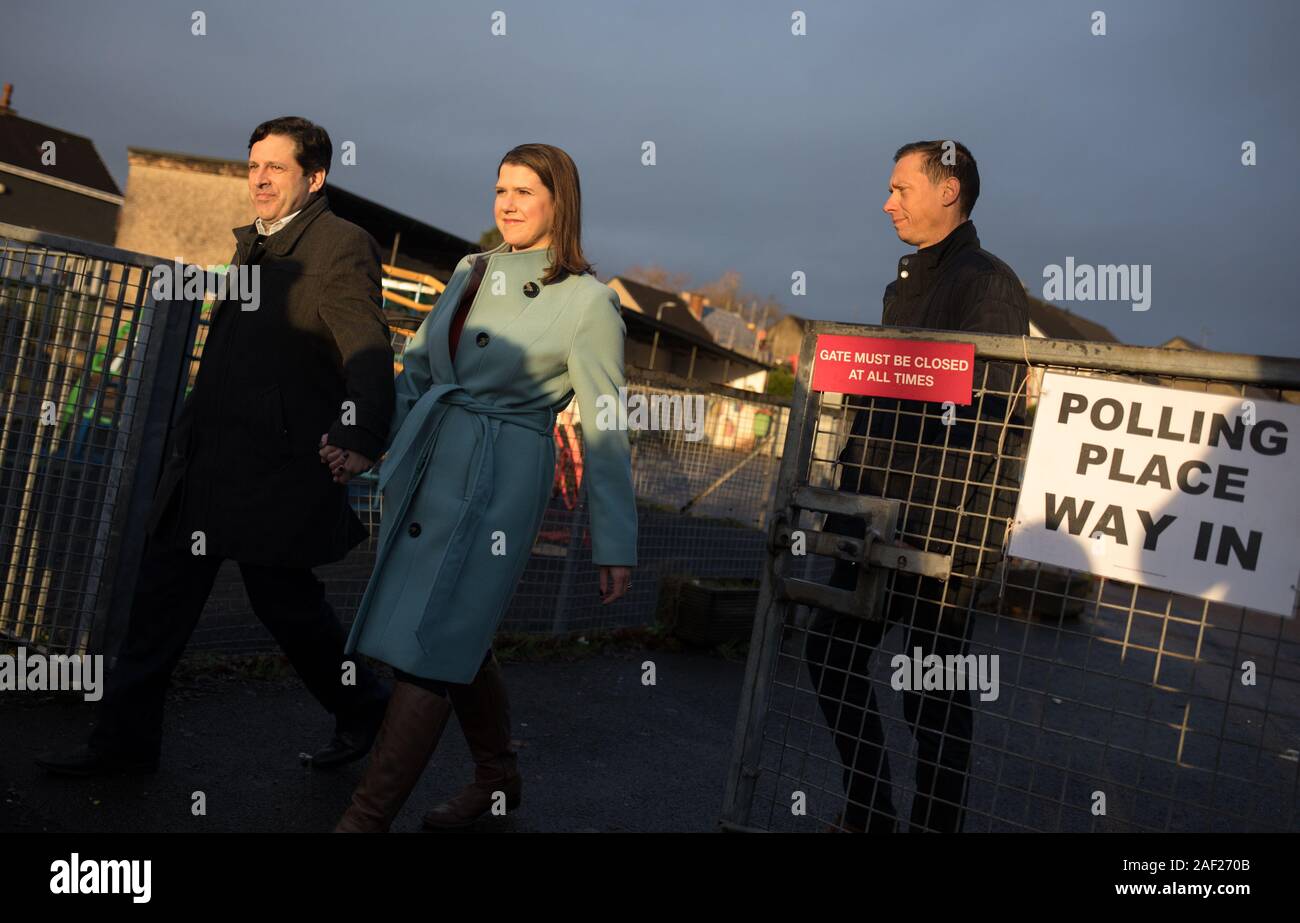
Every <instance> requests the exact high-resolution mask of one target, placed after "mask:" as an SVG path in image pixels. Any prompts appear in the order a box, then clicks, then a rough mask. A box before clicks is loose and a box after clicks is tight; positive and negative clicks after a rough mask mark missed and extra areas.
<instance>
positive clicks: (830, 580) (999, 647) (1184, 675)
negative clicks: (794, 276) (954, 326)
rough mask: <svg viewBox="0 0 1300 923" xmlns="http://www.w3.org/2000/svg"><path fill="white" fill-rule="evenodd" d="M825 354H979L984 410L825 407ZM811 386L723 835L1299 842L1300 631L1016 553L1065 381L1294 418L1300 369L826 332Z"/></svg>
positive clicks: (768, 584)
mask: <svg viewBox="0 0 1300 923" xmlns="http://www.w3.org/2000/svg"><path fill="white" fill-rule="evenodd" d="M823 334H839V335H863V334H868V335H870V336H873V337H891V338H898V339H904V340H908V339H912V340H920V339H924V340H932V341H943V342H964V343H971V342H973V343H974V344H975V357H976V362H975V375H974V395H973V397H974V400H973V403H972V405H971V406H970V407H969V408H964V409H963V410H962V412H961V413H960V414H958V416H957V417H956V418H953V416H952V415H951V412H950V411H951V408H945V407H944V406H942V405H940V404H936V403H925V402H920V401H897V400H890V399H884V398H871V397H850V398H847V399H846V398H845V397H844V396H843V395H838V394H831V393H823V392H819V391H813V390H811V388H810V377H809V376H810V367H811V365H812V360H813V356H814V352H813V350H814V345H815V342H816V338H817V336H819V335H823ZM799 368H800V374H799V376H798V381H797V383H796V390H795V396H794V400H793V408H794V409H793V411H792V413H793V416H792V419H791V421H790V424H789V429H788V432H787V441H786V445H785V449H784V451H783V463H782V466H781V470H780V473H779V478H778V487H777V491H776V499H775V501H774V507H773V518H772V525H771V530H770V536H769V549H768V554H767V558H766V563H765V568H764V579H763V585H762V590H761V593H760V597H759V614H758V618H757V622H756V624H755V628H754V634H753V643H752V644H751V648H750V658H749V663H748V666H747V673H746V678H745V685H744V689H743V693H742V695H743V698H742V706H741V710H740V715H739V718H738V724H737V734H736V739H735V744H734V747H735V749H734V753H733V759H732V766H731V771H730V774H729V779H728V784H727V792H726V797H725V801H724V806H723V811H722V825H723V827H724V829H736V830H774V831H775V830H779V831H813V830H843V831H869V832H887V831H895V830H902V829H908V830H911V831H939V832H944V831H949V832H952V831H1013V830H1044V831H1174V830H1179V831H1184V830H1198V831H1228V830H1233V831H1238V830H1292V831H1294V830H1298V829H1300V801H1298V800H1297V794H1298V793H1300V763H1298V762H1297V761H1298V760H1300V620H1297V619H1296V618H1295V617H1294V616H1295V613H1294V611H1292V613H1291V617H1290V618H1287V617H1282V616H1279V615H1273V614H1266V613H1262V612H1256V611H1252V610H1247V609H1243V608H1240V607H1234V606H1229V605H1225V604H1223V603H1218V602H1212V601H1210V600H1208V599H1202V598H1198V597H1194V596H1190V595H1183V594H1180V593H1177V592H1170V591H1167V590H1157V589H1152V588H1150V587H1146V586H1141V585H1138V584H1136V583H1132V582H1124V581H1120V580H1117V579H1112V578H1107V577H1101V576H1093V575H1091V574H1090V573H1088V572H1086V568H1085V567H1081V569H1073V568H1068V567H1058V566H1049V565H1046V564H1039V563H1035V562H1031V561H1027V560H1021V559H1018V558H1015V557H1011V556H1010V555H1008V554H1007V553H1006V550H1005V549H1006V546H1007V541H1008V537H1009V535H1010V530H1011V527H1012V523H1013V517H1014V516H1015V512H1016V501H1017V498H1018V493H1019V491H1020V488H1021V481H1022V478H1023V477H1024V476H1025V475H1026V473H1027V472H1026V469H1025V462H1026V452H1027V445H1028V442H1029V440H1028V436H1029V433H1030V430H1031V427H1032V422H1033V415H1034V411H1035V410H1036V406H1037V398H1038V392H1039V389H1040V387H1041V381H1042V375H1043V373H1044V371H1048V370H1050V371H1053V372H1057V373H1063V374H1069V375H1084V376H1088V377H1089V378H1093V379H1104V380H1110V381H1125V382H1138V383H1143V384H1151V385H1160V386H1163V387H1165V388H1169V389H1174V390H1178V391H1199V392H1203V393H1210V394H1224V395H1234V396H1238V397H1242V398H1253V399H1258V400H1273V401H1287V402H1291V403H1295V402H1296V401H1297V399H1298V398H1300V394H1297V392H1296V391H1295V390H1288V389H1296V388H1300V362H1298V361H1295V360H1282V359H1271V358H1266V357H1248V356H1232V355H1225V354H1213V353H1192V352H1184V351H1175V350H1163V349H1146V348H1141V347H1122V346H1116V345H1112V344H1091V343H1088V344H1080V343H1078V342H1072V341H1044V340H1028V341H1026V340H1022V339H1021V338H1005V337H991V336H979V335H969V334H944V333H934V332H929V331H926V332H921V331H908V330H896V329H884V328H878V327H873V328H863V327H855V326H848V325H838V324H822V323H816V324H813V325H812V326H811V328H810V329H809V331H808V332H807V334H806V337H805V340H804V345H803V352H802V355H801V358H800V363H799ZM946 410H947V411H949V415H948V417H947V419H946V420H945V417H944V415H945V411H946ZM945 424H951V425H945ZM796 533H798V536H799V537H800V539H801V540H806V543H807V544H806V553H804V554H799V553H797V552H798V550H799V549H797V548H796V547H795V544H794V540H795V538H796ZM1293 589H1294V587H1293ZM900 658H901V659H900ZM934 658H941V659H942V660H941V661H939V660H937V659H934ZM937 662H942V664H943V665H944V669H945V670H947V671H950V672H947V673H946V681H943V682H930V681H929V679H928V678H927V677H924V676H921V675H920V670H919V669H918V667H917V664H925V669H926V671H927V673H928V671H929V670H930V664H932V663H937ZM986 665H988V666H990V668H991V671H992V675H993V678H994V682H993V684H991V685H981V684H980V682H979V680H982V679H984V678H985V676H984V675H983V674H981V673H979V671H981V670H984V669H985V666H986ZM954 666H955V673H954V672H951V671H953V669H954ZM1246 666H1249V667H1250V668H1251V671H1257V674H1254V675H1253V677H1252V678H1253V681H1252V682H1244V681H1243V680H1242V676H1243V671H1244V667H1246ZM900 668H901V669H900ZM963 671H964V679H963V678H958V677H961V676H962V673H963ZM990 689H991V690H992V691H993V692H994V693H995V694H993V695H986V692H988V691H989V690H990Z"/></svg>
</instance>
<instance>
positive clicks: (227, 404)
mask: <svg viewBox="0 0 1300 923" xmlns="http://www.w3.org/2000/svg"><path fill="white" fill-rule="evenodd" d="M332 156H333V146H332V144H331V143H330V139H329V135H328V134H326V132H325V130H324V129H322V128H320V127H319V126H317V125H314V124H312V123H311V122H309V121H307V120H306V119H301V118H294V117H286V118H279V119H274V120H272V121H270V122H265V123H263V124H262V125H259V126H258V127H257V129H256V130H255V131H254V132H253V134H252V137H251V138H250V139H249V164H248V185H249V197H250V198H251V200H252V203H253V207H254V210H255V211H256V212H257V215H258V217H257V219H256V221H255V222H254V223H253V224H251V225H248V226H245V227H241V228H236V229H235V230H234V234H235V238H236V241H237V247H236V251H235V255H234V257H233V258H232V263H233V264H235V265H236V266H238V267H240V269H239V270H232V271H244V272H248V271H249V270H255V272H256V274H257V275H256V278H257V281H258V287H257V295H258V297H257V298H255V299H252V300H250V302H249V303H243V302H240V301H239V300H237V299H236V298H228V299H226V300H224V301H222V302H221V303H220V304H218V305H217V306H216V308H215V309H214V312H213V315H212V320H211V325H210V327H209V332H208V339H207V342H206V343H205V344H204V349H203V358H202V362H201V363H200V366H199V371H198V375H197V377H196V380H195V383H194V388H193V390H192V391H191V393H190V394H189V396H188V398H187V399H186V402H185V406H184V408H183V410H182V412H181V415H180V418H179V421H178V424H177V426H176V429H175V431H174V432H173V434H172V437H171V440H170V442H169V456H168V458H167V461H166V464H165V466H164V469H163V474H162V477H161V480H160V483H159V486H158V490H157V493H156V494H155V498H154V504H153V509H152V510H151V514H150V520H149V529H148V534H147V536H146V544H145V550H144V555H143V560H142V564H141V569H140V575H139V578H138V582H137V584H136V588H135V596H134V599H133V605H132V613H131V620H130V624H129V627H128V629H127V633H126V636H125V639H124V640H123V642H122V645H121V648H120V650H119V651H118V653H117V657H116V659H115V662H114V663H113V665H112V668H111V669H110V671H109V673H108V676H107V679H106V684H105V685H106V690H105V695H104V699H103V701H102V702H101V703H100V708H99V711H98V714H97V722H96V727H95V729H94V732H93V733H92V734H91V737H90V741H89V743H88V744H87V745H84V746H82V747H79V748H77V749H76V750H74V751H71V752H68V753H46V754H43V755H42V756H40V757H38V759H37V762H38V763H39V764H40V765H42V766H43V767H45V768H46V769H47V770H49V771H51V772H54V773H57V774H61V775H76V776H85V775H94V774H99V773H104V772H115V771H128V772H131V771H145V772H147V771H152V770H154V769H156V767H157V765H158V758H159V752H160V749H161V740H162V718H163V699H164V693H165V691H166V688H167V685H168V681H169V678H170V675H171V673H172V671H173V669H174V668H175V666H176V663H177V662H178V660H179V659H180V656H181V653H182V651H183V650H184V647H185V645H186V643H187V642H188V640H189V637H190V635H191V634H192V632H193V630H194V627H195V625H196V623H197V622H198V620H199V616H200V614H201V613H202V611H203V607H204V604H205V603H206V601H207V598H208V595H209V593H210V592H211V590H212V585H213V582H214V580H215V578H216V576H217V571H218V569H219V567H220V565H221V562H222V561H223V559H226V558H229V559H232V560H234V561H237V562H238V563H239V568H240V573H241V576H242V577H243V580H244V587H245V589H246V590H247V591H248V596H249V601H250V602H251V603H252V606H253V611H254V612H255V613H256V614H257V616H258V618H259V619H261V620H262V622H263V623H264V624H265V625H266V626H267V628H268V629H269V630H270V631H271V633H272V634H273V635H274V636H275V639H276V641H277V642H278V643H279V644H280V647H281V648H282V649H283V650H284V652H285V654H286V655H288V657H289V660H290V661H291V662H292V663H293V665H294V668H295V669H296V670H297V671H298V674H299V675H300V676H301V677H302V679H303V681H304V683H305V684H306V685H307V688H308V689H309V690H310V691H311V693H312V694H313V695H314V696H315V697H316V698H317V700H318V701H320V703H321V704H322V705H323V706H324V707H325V708H326V709H327V710H328V711H329V712H331V713H332V714H333V715H334V716H335V720H336V731H335V736H334V739H333V740H332V741H331V742H330V743H329V744H328V745H327V746H326V747H325V748H324V749H323V750H321V751H320V752H318V753H317V754H316V755H315V757H314V759H313V765H315V766H318V767H329V766H337V765H341V764H343V763H346V762H350V761H352V760H356V759H360V758H361V757H362V756H364V755H365V754H366V752H367V751H368V750H369V749H370V746H371V743H372V742H373V740H374V735H375V732H376V730H377V729H378V725H379V723H380V722H381V721H382V718H383V712H384V708H385V705H386V701H387V690H386V689H385V688H384V686H383V685H382V684H381V683H380V682H379V681H378V679H377V677H376V676H375V675H374V674H373V673H372V672H371V671H370V670H369V669H368V668H366V667H365V666H364V664H361V663H358V664H356V666H355V673H353V667H352V666H351V665H350V664H348V663H346V662H345V659H344V657H343V644H344V641H345V636H344V634H343V629H342V626H341V625H340V624H339V621H338V618H337V617H336V615H335V614H334V611H333V609H332V608H331V607H330V605H329V603H328V602H327V601H326V600H325V588H324V586H323V585H322V584H321V582H320V581H319V580H318V579H317V578H316V577H315V575H314V574H313V573H312V571H311V568H312V567H313V566H315V565H319V564H325V563H329V562H332V561H337V560H339V559H341V558H342V557H343V556H344V555H346V554H347V553H348V551H349V550H350V549H351V548H353V547H354V546H356V545H357V544H358V543H360V542H361V541H362V540H363V539H365V537H366V530H365V528H364V527H363V526H362V524H361V522H360V520H359V519H358V518H357V516H356V514H355V513H354V512H353V511H352V508H351V506H350V505H349V503H348V496H347V487H346V482H347V479H348V477H350V476H351V475H355V474H357V473H359V472H360V471H363V470H365V468H367V467H369V466H370V465H371V464H372V460H373V459H376V458H378V457H379V455H380V453H381V452H382V451H383V447H384V439H385V438H386V436H387V433H388V427H389V424H390V422H391V419H392V413H393V407H394V390H393V366H392V362H393V351H392V346H391V342H390V339H389V333H388V327H387V325H386V323H385V321H384V317H383V314H382V311H381V304H382V295H381V286H380V278H381V267H380V257H379V248H378V245H377V244H376V243H375V241H374V239H373V238H372V237H371V236H370V235H369V234H367V233H366V232H365V231H364V230H362V229H361V228H359V227H357V226H356V225H353V224H351V223H349V222H347V221H344V220H342V219H341V218H338V217H336V216H335V215H334V214H333V213H332V212H331V211H330V209H329V204H328V202H327V201H326V199H325V196H324V193H323V191H322V190H323V187H324V184H325V176H326V173H327V172H328V170H329V165H330V160H331V158H332ZM234 288H235V289H236V290H238V289H239V287H238V286H235V287H234ZM250 308H251V309H250ZM326 438H328V441H329V443H330V444H332V445H335V446H341V447H343V448H346V449H348V450H349V452H348V455H349V462H348V466H347V468H346V470H345V471H341V472H339V473H338V474H336V475H332V474H331V472H330V470H329V469H328V468H326V466H325V465H324V464H323V463H322V462H321V460H320V455H319V448H320V445H321V444H322V441H323V440H324V439H326Z"/></svg>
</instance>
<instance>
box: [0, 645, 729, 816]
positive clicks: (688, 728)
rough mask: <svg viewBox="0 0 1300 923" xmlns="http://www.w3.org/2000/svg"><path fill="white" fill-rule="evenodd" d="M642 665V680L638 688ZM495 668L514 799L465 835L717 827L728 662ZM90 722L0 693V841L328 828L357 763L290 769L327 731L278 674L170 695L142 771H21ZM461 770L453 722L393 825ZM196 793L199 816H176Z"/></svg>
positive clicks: (466, 765)
mask: <svg viewBox="0 0 1300 923" xmlns="http://www.w3.org/2000/svg"><path fill="white" fill-rule="evenodd" d="M645 660H653V661H654V663H655V667H656V671H657V684H656V685H654V686H646V685H643V684H642V683H641V665H642V663H643V661H645ZM503 669H504V673H505V677H506V682H507V683H508V685H509V689H510V696H511V702H512V710H513V721H514V737H515V739H516V741H517V744H516V748H517V750H518V752H519V761H520V768H521V770H522V772H523V775H524V797H523V802H522V804H521V805H520V806H519V807H518V808H516V809H515V810H514V811H513V812H511V814H510V815H509V816H507V817H501V818H489V819H486V820H483V821H480V822H479V823H478V825H476V826H475V827H473V828H471V832H482V833H490V832H507V831H519V832H525V831H602V832H603V831H710V830H714V829H716V824H717V817H718V811H719V808H720V806H721V804H722V797H723V785H724V781H725V778H726V772H727V766H728V762H729V760H730V752H731V750H730V748H731V740H732V735H733V733H734V730H735V720H736V709H737V706H738V702H739V694H740V684H741V679H742V676H743V673H744V664H743V663H740V662H735V661H728V660H724V659H721V658H719V657H716V656H712V655H709V654H690V653H673V652H664V651H654V652H639V653H622V654H614V653H602V654H596V655H593V656H591V657H590V658H587V659H584V660H579V661H575V662H569V663H556V662H550V663H510V662H506V663H505V664H504V665H503ZM92 720H93V709H92V707H91V706H90V705H88V704H86V703H84V702H80V701H75V700H73V701H68V700H57V699H52V698H50V697H48V696H42V695H41V694H40V693H31V692H25V693H6V694H4V695H0V832H22V831H51V832H190V831H265V832H313V831H328V830H330V829H331V828H332V827H333V825H334V823H335V822H336V821H337V819H338V817H339V815H340V813H341V812H342V811H343V809H344V807H345V806H346V804H347V801H348V798H349V797H350V795H351V791H352V788H353V787H354V785H355V784H356V781H357V779H358V778H359V777H360V774H361V766H362V765H363V764H354V765H352V766H348V767H344V768H342V769H339V770H335V771H332V772H320V771H314V770H311V769H309V768H306V767H304V766H302V765H301V764H300V762H299V760H298V758H297V757H298V754H299V752H300V751H302V750H308V749H315V747H316V746H319V745H320V744H323V743H324V742H325V740H326V739H327V738H328V736H329V733H330V731H331V729H332V726H333V723H332V719H331V718H330V717H329V715H327V714H326V713H325V712H324V711H323V710H322V709H321V708H320V707H319V706H318V705H317V704H316V703H315V701H314V700H313V699H312V698H311V697H310V696H309V695H308V693H307V692H306V691H305V689H303V687H302V686H301V684H299V683H298V682H297V681H296V679H292V678H290V679H274V680H261V679H247V678H219V677H212V676H204V677H201V678H198V679H195V680H192V681H188V682H185V683H184V684H181V683H178V684H176V685H174V686H173V689H172V691H171V693H170V694H169V700H168V706H167V718H166V738H165V744H164V753H163V765H162V767H161V769H160V770H159V772H158V773H157V774H156V775H152V776H137V777H126V778H113V779H97V780H64V779H55V778H51V777H49V776H46V775H45V774H44V773H43V772H42V771H41V770H40V769H39V768H38V767H37V766H36V765H35V764H34V763H33V762H32V757H33V756H34V755H35V754H36V753H37V752H39V751H40V750H43V749H45V748H47V747H51V746H62V745H72V744H75V743H77V742H79V741H81V740H82V739H84V737H85V735H86V734H87V732H88V731H89V729H90V727H91V721H92ZM472 772H473V764H472V762H471V760H470V756H469V752H468V749H467V747H466V745H465V741H464V738H463V737H462V736H461V734H460V729H459V727H458V726H457V724H456V722H455V719H453V720H452V722H451V723H450V724H449V725H448V727H447V731H446V733H445V734H444V736H443V739H442V742H441V744H440V746H439V748H438V751H437V753H435V754H434V757H433V760H432V761H431V762H430V764H429V767H428V768H427V769H426V771H425V773H424V776H423V777H422V778H421V780H420V784H419V786H418V787H417V788H416V790H415V792H414V793H413V795H412V796H411V798H410V800H409V801H408V802H407V805H406V807H405V809H404V810H403V812H402V813H401V815H400V816H399V817H398V819H397V821H396V823H395V824H394V830H396V831H418V830H419V829H420V817H421V815H422V814H423V812H424V811H425V810H426V809H427V808H428V807H430V806H431V805H433V804H435V803H436V802H437V801H439V800H442V799H443V798H445V797H447V796H449V795H451V794H453V793H454V792H455V791H456V790H457V789H458V788H459V787H460V786H461V785H463V784H464V783H465V782H467V781H469V779H470V778H471V777H472ZM200 791H201V792H203V793H204V795H205V797H206V802H207V813H206V816H195V814H194V813H193V812H192V810H191V806H192V804H193V801H192V795H193V793H195V792H200Z"/></svg>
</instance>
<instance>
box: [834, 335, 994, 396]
mask: <svg viewBox="0 0 1300 923" xmlns="http://www.w3.org/2000/svg"><path fill="white" fill-rule="evenodd" d="M974 379H975V344H974V343H936V342H933V341H926V340H892V339H886V338H884V337H855V336H839V335H835V334H821V335H819V336H818V337H817V349H816V351H815V352H814V354H813V368H812V388H813V390H814V391H834V392H837V393H839V394H865V395H869V396H871V397H896V398H900V399H902V400H907V401H939V402H943V401H952V402H953V403H954V404H969V403H970V402H971V383H972V382H973V381H974Z"/></svg>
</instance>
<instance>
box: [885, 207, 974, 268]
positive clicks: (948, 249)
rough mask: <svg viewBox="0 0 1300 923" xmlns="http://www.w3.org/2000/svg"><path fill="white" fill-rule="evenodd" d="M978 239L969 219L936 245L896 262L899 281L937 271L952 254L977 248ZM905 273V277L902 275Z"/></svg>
mask: <svg viewBox="0 0 1300 923" xmlns="http://www.w3.org/2000/svg"><path fill="white" fill-rule="evenodd" d="M979 245H980V239H979V237H978V236H977V235H976V233H975V223H974V222H973V221H971V220H970V219H969V218H968V219H966V220H965V221H963V222H962V223H961V224H959V225H957V226H956V227H955V228H953V229H952V230H951V231H950V232H949V233H948V236H947V237H945V238H944V239H943V240H941V241H939V242H938V243H937V244H931V245H930V246H928V247H922V248H921V249H920V250H917V251H916V252H915V253H909V254H908V255H907V256H904V257H903V258H902V259H900V260H899V261H898V276H899V278H900V279H907V278H909V277H915V276H918V275H921V274H922V273H928V272H930V271H932V270H935V269H938V268H939V267H940V266H942V265H943V264H944V263H945V262H947V261H948V260H949V259H951V258H952V256H953V254H955V253H957V252H959V251H961V250H965V249H966V248H967V247H978V246H979ZM904 273H906V275H904Z"/></svg>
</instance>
